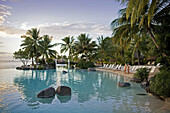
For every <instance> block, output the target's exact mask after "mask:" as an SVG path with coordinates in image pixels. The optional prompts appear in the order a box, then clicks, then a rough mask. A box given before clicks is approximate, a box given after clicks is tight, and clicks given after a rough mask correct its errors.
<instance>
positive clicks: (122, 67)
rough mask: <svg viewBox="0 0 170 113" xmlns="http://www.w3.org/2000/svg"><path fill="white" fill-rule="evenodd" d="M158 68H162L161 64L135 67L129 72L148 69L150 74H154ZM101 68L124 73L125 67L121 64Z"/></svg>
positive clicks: (130, 67)
mask: <svg viewBox="0 0 170 113" xmlns="http://www.w3.org/2000/svg"><path fill="white" fill-rule="evenodd" d="M157 67H160V63H158V64H157V65H156V66H146V65H134V66H129V72H131V73H136V70H137V69H139V68H148V69H150V73H154V72H155V70H156V68H157ZM99 68H102V69H110V70H119V71H124V69H125V66H122V65H121V64H117V65H115V64H104V65H103V67H99ZM126 69H127V68H126Z"/></svg>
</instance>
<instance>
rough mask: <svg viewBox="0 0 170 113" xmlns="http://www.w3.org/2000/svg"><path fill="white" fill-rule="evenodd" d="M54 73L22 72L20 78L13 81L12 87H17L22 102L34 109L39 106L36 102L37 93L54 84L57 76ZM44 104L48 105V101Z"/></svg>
mask: <svg viewBox="0 0 170 113" xmlns="http://www.w3.org/2000/svg"><path fill="white" fill-rule="evenodd" d="M54 71H55V70H54ZM54 71H51V70H50V71H48V70H47V71H42V70H38V71H35V70H32V71H23V74H22V75H21V76H19V77H16V78H15V79H14V85H15V86H18V90H19V91H20V92H21V93H22V94H23V95H24V96H25V99H24V101H26V102H27V103H28V105H29V106H34V107H35V106H37V105H39V103H38V102H37V101H39V100H40V99H39V100H38V99H37V97H36V95H37V93H38V92H39V91H41V90H43V89H45V88H47V87H49V86H50V85H52V84H54V83H55V81H56V80H55V78H56V76H57V75H56V74H55V73H54ZM49 100H50V99H49ZM40 101H41V100H40ZM50 101H51V100H50ZM42 102H43V101H42ZM44 102H46V103H48V100H46V101H44Z"/></svg>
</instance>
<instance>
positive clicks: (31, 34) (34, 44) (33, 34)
mask: <svg viewBox="0 0 170 113" xmlns="http://www.w3.org/2000/svg"><path fill="white" fill-rule="evenodd" d="M39 32H40V30H37V28H32V29H31V30H28V31H27V33H26V35H28V36H26V35H23V36H21V37H22V38H26V40H25V41H24V43H23V44H21V46H25V47H24V48H27V46H29V47H30V48H29V49H31V50H32V52H33V53H34V55H35V56H36V63H37V62H38V50H39V43H38V42H39V41H40V39H41V37H40V36H39ZM26 41H28V42H29V43H27V42H26ZM27 44H28V45H27Z"/></svg>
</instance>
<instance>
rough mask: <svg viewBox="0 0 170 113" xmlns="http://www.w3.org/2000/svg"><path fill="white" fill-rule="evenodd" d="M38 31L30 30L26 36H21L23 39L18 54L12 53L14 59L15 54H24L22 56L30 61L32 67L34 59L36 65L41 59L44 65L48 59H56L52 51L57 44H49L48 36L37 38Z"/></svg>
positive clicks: (35, 29)
mask: <svg viewBox="0 0 170 113" xmlns="http://www.w3.org/2000/svg"><path fill="white" fill-rule="evenodd" d="M39 33H40V30H37V28H32V29H31V30H28V31H27V33H26V35H23V36H21V38H24V40H23V41H22V44H21V47H22V49H23V50H22V51H21V49H20V50H19V51H18V52H15V53H14V58H15V59H17V58H18V57H16V55H17V54H19V53H21V52H24V53H23V54H24V55H25V56H27V57H28V58H29V59H30V58H31V59H32V65H34V58H35V61H36V63H38V61H39V60H38V59H39V58H41V57H42V59H43V64H46V60H48V59H50V58H56V54H57V52H56V50H53V49H51V48H53V47H54V46H56V45H57V44H51V40H52V37H50V36H49V35H44V36H42V37H40V36H39Z"/></svg>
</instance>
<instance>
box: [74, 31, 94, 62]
mask: <svg viewBox="0 0 170 113" xmlns="http://www.w3.org/2000/svg"><path fill="white" fill-rule="evenodd" d="M77 39H78V40H77V41H76V42H75V47H76V54H81V57H85V59H86V61H87V60H88V57H89V56H90V55H92V53H93V51H94V50H96V47H97V45H96V42H95V41H92V39H91V38H89V35H86V34H80V35H79V36H78V37H77ZM89 60H90V59H89Z"/></svg>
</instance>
